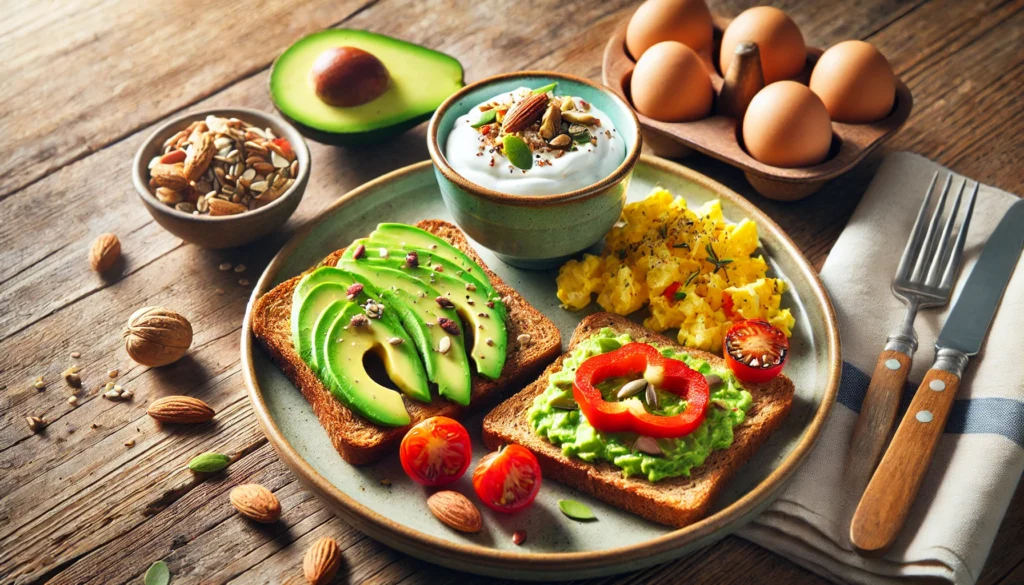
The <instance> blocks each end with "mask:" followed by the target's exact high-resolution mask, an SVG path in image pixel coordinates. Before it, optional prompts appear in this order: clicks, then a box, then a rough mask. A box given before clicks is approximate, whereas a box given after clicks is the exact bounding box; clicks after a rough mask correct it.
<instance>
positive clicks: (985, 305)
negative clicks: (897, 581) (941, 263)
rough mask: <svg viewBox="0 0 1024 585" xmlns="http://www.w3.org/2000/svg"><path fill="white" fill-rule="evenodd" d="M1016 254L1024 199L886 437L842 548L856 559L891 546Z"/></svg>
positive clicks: (973, 277) (1023, 243) (988, 250)
mask: <svg viewBox="0 0 1024 585" xmlns="http://www.w3.org/2000/svg"><path fill="white" fill-rule="evenodd" d="M1022 249H1024V200H1020V201H1017V202H1016V203H1014V204H1013V205H1011V206H1010V209H1009V210H1008V211H1007V212H1006V215H1005V216H1003V219H1002V220H1000V222H999V225H998V226H996V230H995V231H994V232H992V235H991V236H990V237H989V239H988V243H986V244H985V249H984V250H982V252H981V257H980V258H978V262H977V263H976V264H975V265H974V269H973V270H971V274H970V276H968V277H967V282H966V283H965V284H964V287H963V290H961V291H960V296H959V298H958V299H957V301H956V304H955V305H953V310H952V311H950V313H949V316H948V317H947V318H946V323H945V325H943V327H942V331H941V332H939V339H938V341H936V342H935V362H934V363H933V364H932V367H931V369H930V370H928V373H927V374H925V377H924V380H923V381H922V382H921V385H920V386H919V387H918V389H917V392H916V393H915V394H914V399H913V400H912V401H911V403H910V407H909V408H908V409H907V413H906V414H905V415H904V416H903V420H902V421H901V422H900V426H899V428H898V429H896V434H895V435H893V438H892V442H891V443H890V444H889V449H888V450H887V451H886V452H885V456H884V457H882V462H881V463H879V464H878V469H876V470H875V474H874V475H873V476H872V478H871V482H870V483H869V484H868V488H867V490H865V492H864V495H863V496H862V497H861V500H860V504H858V506H857V511H856V512H855V513H854V515H853V522H852V523H851V524H850V542H851V543H852V544H853V546H854V547H855V549H856V550H857V551H858V552H860V553H861V554H864V555H875V554H882V553H884V552H885V551H886V550H887V549H888V548H889V547H890V546H891V545H892V543H893V542H894V541H895V540H896V537H897V536H898V535H899V532H900V529H901V528H902V527H903V523H904V522H905V521H906V519H907V514H908V513H909V512H910V506H911V504H913V502H914V498H915V497H916V496H917V491H918V489H919V488H920V487H921V481H922V480H923V479H924V475H925V472H927V471H928V465H929V463H930V462H931V458H932V453H933V452H934V451H935V446H936V445H937V444H938V442H939V437H941V436H942V430H943V428H945V426H946V419H947V418H948V417H949V411H950V409H951V408H952V406H953V400H954V398H956V391H957V388H958V387H959V385H960V378H961V377H962V376H963V373H964V369H965V368H966V367H967V361H968V358H969V357H970V356H973V355H977V353H978V351H979V350H980V349H981V344H982V341H984V339H985V334H986V333H988V329H989V326H990V325H991V324H992V319H993V317H995V314H996V309H997V308H998V307H999V301H1000V299H1002V296H1003V291H1004V290H1006V285H1007V283H1008V282H1009V281H1010V276H1011V275H1012V274H1013V270H1014V268H1016V266H1017V263H1018V260H1019V259H1020V255H1021V251H1022Z"/></svg>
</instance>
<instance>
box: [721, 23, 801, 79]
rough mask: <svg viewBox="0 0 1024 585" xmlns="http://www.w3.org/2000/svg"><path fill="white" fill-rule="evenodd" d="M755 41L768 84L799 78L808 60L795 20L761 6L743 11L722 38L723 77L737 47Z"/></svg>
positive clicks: (730, 24)
mask: <svg viewBox="0 0 1024 585" xmlns="http://www.w3.org/2000/svg"><path fill="white" fill-rule="evenodd" d="M744 41H752V42H755V43H757V47H758V48H759V49H760V50H761V68H762V69H763V70H764V82H765V83H772V82H775V81H780V80H783V79H790V78H792V77H796V76H797V75H799V74H800V72H801V71H803V69H804V63H805V62H806V61H807V46H806V45H805V44H804V36H803V35H802V34H800V28H799V27H797V25H796V23H795V22H793V19H791V18H790V17H788V16H786V13H785V12H783V11H781V10H779V9H778V8H773V7H771V6H758V7H756V8H751V9H749V10H745V11H743V13H741V14H740V15H739V16H737V17H736V19H735V20H733V21H732V22H730V23H729V27H728V28H726V29H725V34H724V35H723V36H722V49H721V52H720V53H719V58H718V63H719V65H720V66H721V67H722V75H725V74H726V72H728V71H729V63H730V62H731V61H732V55H733V53H734V52H735V51H736V45H738V44H740V43H742V42H744Z"/></svg>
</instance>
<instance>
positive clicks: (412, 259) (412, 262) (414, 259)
mask: <svg viewBox="0 0 1024 585" xmlns="http://www.w3.org/2000/svg"><path fill="white" fill-rule="evenodd" d="M405 265H406V266H407V267H408V268H416V267H418V266H419V265H420V255H419V254H417V253H416V252H415V251H413V252H409V253H408V254H406V255H405Z"/></svg>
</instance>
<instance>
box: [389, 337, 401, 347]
mask: <svg viewBox="0 0 1024 585" xmlns="http://www.w3.org/2000/svg"><path fill="white" fill-rule="evenodd" d="M404 341H405V340H404V339H402V338H401V337H389V338H388V343H390V344H391V345H402V343H403V342H404Z"/></svg>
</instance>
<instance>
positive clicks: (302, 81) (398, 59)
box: [270, 29, 464, 144]
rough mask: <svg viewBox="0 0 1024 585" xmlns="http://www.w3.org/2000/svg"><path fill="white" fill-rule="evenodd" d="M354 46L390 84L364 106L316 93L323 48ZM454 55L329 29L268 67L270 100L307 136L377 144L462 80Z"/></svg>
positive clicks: (424, 115)
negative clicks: (338, 103) (316, 66)
mask: <svg viewBox="0 0 1024 585" xmlns="http://www.w3.org/2000/svg"><path fill="white" fill-rule="evenodd" d="M335 47H355V48H357V49H362V50H364V51H366V52H368V53H370V54H372V55H373V56H375V57H377V59H379V60H380V61H381V63H383V64H384V67H385V68H386V69H387V70H388V74H389V76H390V82H391V83H390V86H389V87H388V89H387V91H385V92H384V93H383V94H382V95H380V97H377V98H376V99H374V100H372V101H370V102H367V103H365V104H362V105H359V106H354V107H347V108H340V107H334V106H329V105H327V104H326V103H324V102H323V101H321V99H320V98H319V97H318V96H317V94H316V91H315V89H314V86H313V83H312V82H311V80H310V72H311V71H312V68H313V62H314V61H316V59H317V57H319V56H320V55H321V53H323V52H324V51H326V50H328V49H331V48H335ZM462 74H463V72H462V65H461V64H460V63H459V62H458V61H457V60H455V59H454V58H452V57H450V56H448V55H445V54H444V53H440V52H437V51H433V50H431V49H427V48H426V47H422V46H420V45H415V44H413V43H409V42H406V41H402V40H399V39H396V38H393V37H389V36H385V35H380V34H376V33H371V32H367V31H362V30H353V29H328V30H324V31H320V32H317V33H313V34H311V35H308V36H306V37H303V38H302V39H299V40H298V41H296V42H295V44H293V45H292V46H291V47H288V48H287V49H285V51H284V52H283V53H281V55H280V56H279V57H278V58H277V60H276V61H275V62H274V66H273V68H272V69H271V71H270V98H271V100H273V102H274V105H275V106H276V107H277V110H278V111H279V112H280V113H281V114H282V115H283V116H284V117H286V118H288V120H289V121H291V122H292V123H293V124H295V125H296V126H298V127H299V129H300V131H301V132H302V133H303V134H305V135H306V136H308V137H310V138H312V139H314V140H317V141H319V142H325V143H328V144H362V143H367V142H376V141H379V140H383V139H385V138H389V137H391V136H394V135H396V134H398V133H400V132H404V131H405V130H408V129H409V128H412V127H413V126H415V125H417V124H419V123H420V122H422V121H424V120H426V119H428V118H430V115H431V114H433V112H434V110H436V109H437V107H438V106H439V105H441V102H443V101H444V100H445V99H446V98H447V97H448V96H450V95H451V94H453V93H455V91H457V90H458V89H459V88H461V87H462V86H463V85H464V83H463V79H462Z"/></svg>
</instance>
